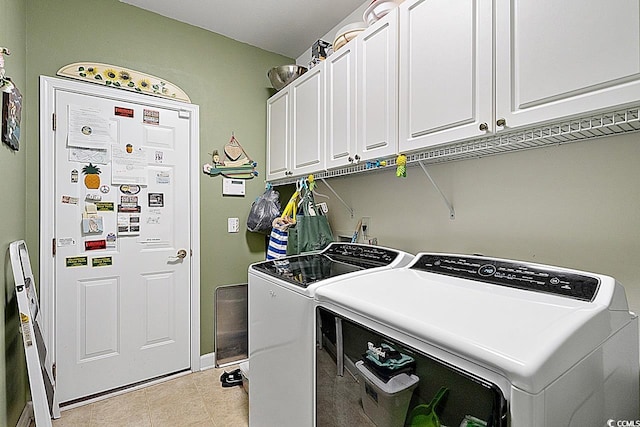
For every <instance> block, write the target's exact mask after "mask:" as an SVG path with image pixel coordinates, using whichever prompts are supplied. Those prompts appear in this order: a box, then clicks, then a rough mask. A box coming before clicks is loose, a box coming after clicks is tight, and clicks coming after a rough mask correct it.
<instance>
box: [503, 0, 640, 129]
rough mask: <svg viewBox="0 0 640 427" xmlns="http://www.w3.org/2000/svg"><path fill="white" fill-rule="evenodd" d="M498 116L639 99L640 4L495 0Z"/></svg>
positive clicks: (532, 117)
mask: <svg viewBox="0 0 640 427" xmlns="http://www.w3.org/2000/svg"><path fill="white" fill-rule="evenodd" d="M495 72H496V119H497V120H500V119H504V120H505V122H506V126H507V127H509V128H510V127H518V126H524V125H528V124H532V123H539V122H545V121H549V120H554V119H556V118H560V117H564V116H571V115H577V114H584V113H588V112H590V111H596V110H600V109H605V108H611V107H616V106H620V105H624V104H628V103H631V102H638V101H639V100H640V2H638V0H616V1H615V2H604V3H585V2H584V1H583V0H562V1H557V0H496V70H495Z"/></svg>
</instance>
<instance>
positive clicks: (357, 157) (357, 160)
mask: <svg viewBox="0 0 640 427" xmlns="http://www.w3.org/2000/svg"><path fill="white" fill-rule="evenodd" d="M359 161H360V156H358V155H357V154H356V163H358V162H359Z"/></svg>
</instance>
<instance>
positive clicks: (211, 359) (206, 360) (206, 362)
mask: <svg viewBox="0 0 640 427" xmlns="http://www.w3.org/2000/svg"><path fill="white" fill-rule="evenodd" d="M215 361H216V358H215V353H209V354H203V355H201V356H200V370H201V371H204V370H205V369H211V368H213V367H214V366H215Z"/></svg>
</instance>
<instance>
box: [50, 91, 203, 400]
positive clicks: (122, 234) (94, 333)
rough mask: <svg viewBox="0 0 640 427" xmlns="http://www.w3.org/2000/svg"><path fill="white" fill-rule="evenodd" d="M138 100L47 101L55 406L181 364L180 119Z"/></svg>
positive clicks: (185, 242) (184, 343) (184, 304)
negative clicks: (52, 117)
mask: <svg viewBox="0 0 640 427" xmlns="http://www.w3.org/2000/svg"><path fill="white" fill-rule="evenodd" d="M113 92H114V96H116V97H117V96H118V95H119V92H117V91H113ZM139 98H144V99H143V101H144V102H145V104H143V103H138V102H137V101H135V100H134V101H132V100H131V99H132V98H131V96H128V97H124V96H123V97H122V98H121V99H118V98H107V97H102V96H96V95H92V94H86V93H84V94H83V93H77V92H72V91H64V90H58V91H56V94H55V114H56V130H55V136H54V138H55V147H54V148H53V154H54V158H55V160H54V165H55V170H54V178H53V179H54V182H55V189H54V193H55V196H54V198H53V203H54V208H53V215H54V218H53V219H54V223H53V233H54V237H55V246H56V253H55V256H54V259H53V265H54V271H55V274H54V277H55V281H54V284H53V287H54V292H53V297H54V299H55V310H54V312H55V316H54V318H55V359H56V368H57V375H56V378H57V381H56V383H57V397H58V401H59V402H61V403H64V402H66V401H70V400H73V399H77V398H81V397H85V396H89V395H92V394H94V393H99V392H103V391H106V390H110V389H113V388H116V387H121V386H125V385H129V384H133V383H136V382H138V381H142V380H147V379H150V378H153V377H157V376H160V375H164V374H168V373H173V372H177V371H181V370H185V369H188V368H189V367H190V364H191V347H190V339H191V335H190V332H191V329H190V328H191V307H190V301H191V292H192V286H191V263H192V257H191V249H192V241H191V239H192V237H191V236H192V228H191V215H190V206H191V197H192V196H191V191H190V175H191V174H190V171H189V170H190V166H189V164H190V162H189V153H190V150H189V146H190V114H189V113H185V112H184V111H180V110H179V109H177V108H166V107H162V108H161V107H158V104H157V103H154V99H153V98H150V97H139ZM122 99H126V100H122ZM134 99H135V98H134ZM147 99H148V104H146V102H147V101H146V100H147ZM160 105H162V104H161V103H160ZM95 168H97V169H99V172H100V173H99V174H98V173H97V171H96V170H95ZM89 175H97V177H98V178H99V181H100V182H99V184H97V188H89V187H95V186H96V185H95V184H94V185H91V184H92V183H91V181H96V177H95V176H93V177H91V178H86V180H85V177H88V176H89ZM194 197H196V196H194Z"/></svg>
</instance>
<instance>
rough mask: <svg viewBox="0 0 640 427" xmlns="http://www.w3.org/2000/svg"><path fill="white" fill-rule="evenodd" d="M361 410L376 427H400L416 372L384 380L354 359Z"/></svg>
mask: <svg viewBox="0 0 640 427" xmlns="http://www.w3.org/2000/svg"><path fill="white" fill-rule="evenodd" d="M356 368H357V369H358V381H359V382H360V391H361V394H362V407H363V408H364V413H365V414H366V415H367V416H368V417H369V418H370V419H371V421H373V422H374V423H375V425H377V426H378V427H402V426H404V420H405V418H406V417H407V410H408V409H409V402H410V401H411V395H412V394H413V390H414V389H415V388H416V387H417V386H418V381H420V379H419V378H418V377H417V376H415V375H408V374H406V373H403V374H398V375H396V376H394V377H392V378H391V379H389V381H388V382H386V383H385V382H383V381H382V380H380V379H379V378H378V377H376V376H375V375H374V374H373V373H372V372H371V371H369V369H368V368H367V367H366V366H365V365H364V362H362V361H361V360H360V361H358V362H356Z"/></svg>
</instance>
